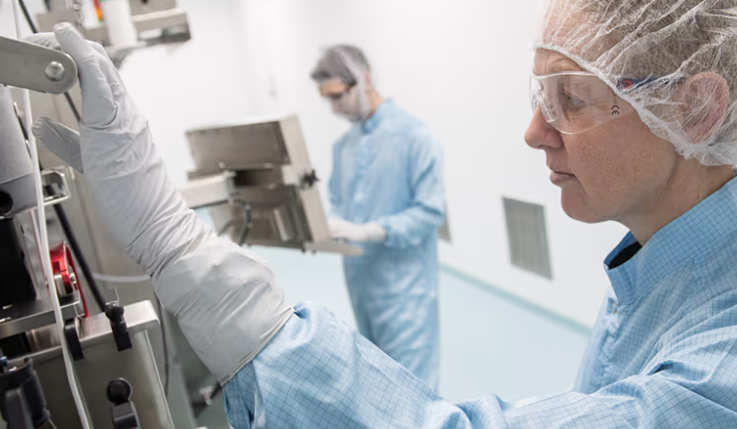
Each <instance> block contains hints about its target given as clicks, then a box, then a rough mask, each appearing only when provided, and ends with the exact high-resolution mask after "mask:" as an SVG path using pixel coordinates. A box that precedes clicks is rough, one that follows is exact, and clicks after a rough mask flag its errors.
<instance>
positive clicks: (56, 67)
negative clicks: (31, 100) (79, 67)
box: [44, 61, 66, 82]
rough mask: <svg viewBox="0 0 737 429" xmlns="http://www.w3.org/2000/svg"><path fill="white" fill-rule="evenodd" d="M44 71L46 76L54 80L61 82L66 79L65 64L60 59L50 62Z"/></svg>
mask: <svg viewBox="0 0 737 429" xmlns="http://www.w3.org/2000/svg"><path fill="white" fill-rule="evenodd" d="M44 73H45V74H46V77H47V78H48V79H49V80H50V81H52V82H60V81H62V80H63V79H64V75H65V74H66V70H64V66H63V65H61V63H60V62H58V61H52V62H50V63H49V65H47V66H46V69H45V70H44Z"/></svg>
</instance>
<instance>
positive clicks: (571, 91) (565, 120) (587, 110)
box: [530, 72, 642, 134]
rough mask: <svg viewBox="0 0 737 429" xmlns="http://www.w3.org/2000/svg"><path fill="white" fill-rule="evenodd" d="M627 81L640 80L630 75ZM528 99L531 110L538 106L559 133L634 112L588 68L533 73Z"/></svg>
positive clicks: (589, 127)
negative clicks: (579, 70) (582, 70)
mask: <svg viewBox="0 0 737 429" xmlns="http://www.w3.org/2000/svg"><path fill="white" fill-rule="evenodd" d="M627 82H628V84H632V85H634V86H638V84H640V83H642V82H641V81H637V82H636V83H635V82H634V81H633V80H631V79H628V80H627ZM628 86H630V87H631V85H628ZM626 89H630V88H626ZM530 101H531V103H532V111H533V114H534V113H535V112H536V111H537V109H538V108H539V109H540V111H541V113H542V115H543V117H544V118H545V121H546V122H547V123H549V124H550V125H551V126H552V127H553V128H555V129H556V130H558V131H560V132H561V133H563V134H578V133H582V132H585V131H588V130H590V129H592V128H595V127H598V126H599V125H601V124H603V123H605V122H608V121H611V120H613V119H618V118H621V117H623V116H626V115H629V114H631V113H634V112H635V109H634V108H633V107H632V106H631V105H630V104H629V103H627V102H625V101H624V100H622V98H621V97H620V96H619V95H618V94H617V93H615V92H614V91H613V90H612V89H611V88H610V87H609V86H608V85H607V84H606V83H604V82H602V81H601V80H600V79H599V78H598V77H597V76H596V75H595V74H593V73H588V72H565V73H555V74H549V75H544V76H536V75H535V74H534V73H533V74H532V76H531V78H530Z"/></svg>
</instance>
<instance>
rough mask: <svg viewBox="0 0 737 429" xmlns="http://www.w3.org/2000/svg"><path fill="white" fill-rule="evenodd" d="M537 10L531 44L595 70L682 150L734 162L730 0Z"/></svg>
mask: <svg viewBox="0 0 737 429" xmlns="http://www.w3.org/2000/svg"><path fill="white" fill-rule="evenodd" d="M543 18H544V22H543V24H542V26H541V27H540V29H541V31H542V33H541V34H540V36H539V37H538V40H536V46H535V47H536V48H542V49H549V50H552V51H556V52H559V53H561V54H563V55H565V56H567V57H569V58H570V59H572V60H573V61H575V62H576V63H578V65H579V66H581V67H582V68H584V69H586V70H588V71H590V72H592V73H595V74H596V75H598V76H599V78H600V79H602V80H603V81H605V82H606V83H607V84H608V85H609V86H611V87H612V89H614V90H615V91H617V92H618V93H619V94H620V95H621V96H622V98H624V99H625V100H626V101H628V102H629V103H630V104H632V105H633V107H634V108H635V109H636V110H637V112H638V113H639V115H640V118H641V119H642V121H643V122H644V123H645V124H646V125H647V126H648V127H649V128H650V130H651V131H652V132H653V133H654V134H655V135H657V136H659V137H661V138H663V139H666V140H668V141H670V142H672V143H673V144H674V145H675V147H676V150H677V151H678V153H680V154H681V155H683V156H684V157H685V158H687V159H688V158H692V157H693V158H697V159H698V160H699V161H700V162H701V163H702V164H705V165H724V164H729V165H735V164H737V107H736V102H737V0H708V1H706V0H546V4H545V8H544V15H543ZM719 76H721V78H723V79H724V80H722V79H721V78H720V77H719ZM725 81H726V82H725Z"/></svg>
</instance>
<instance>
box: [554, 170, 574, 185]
mask: <svg viewBox="0 0 737 429" xmlns="http://www.w3.org/2000/svg"><path fill="white" fill-rule="evenodd" d="M575 178H576V176H574V175H573V174H571V173H565V172H563V171H556V170H553V171H551V173H550V181H551V182H553V184H554V185H560V184H562V183H565V182H567V181H569V180H573V179H575Z"/></svg>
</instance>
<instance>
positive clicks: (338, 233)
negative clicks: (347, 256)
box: [329, 219, 386, 243]
mask: <svg viewBox="0 0 737 429" xmlns="http://www.w3.org/2000/svg"><path fill="white" fill-rule="evenodd" d="M329 226H330V235H331V236H332V237H333V238H335V239H342V240H347V241H353V242H356V243H361V242H383V241H385V240H386V231H385V230H384V227H382V226H381V225H379V224H378V223H376V222H369V223H366V224H363V225H358V224H355V223H352V222H348V221H345V220H343V219H330V222H329Z"/></svg>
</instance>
